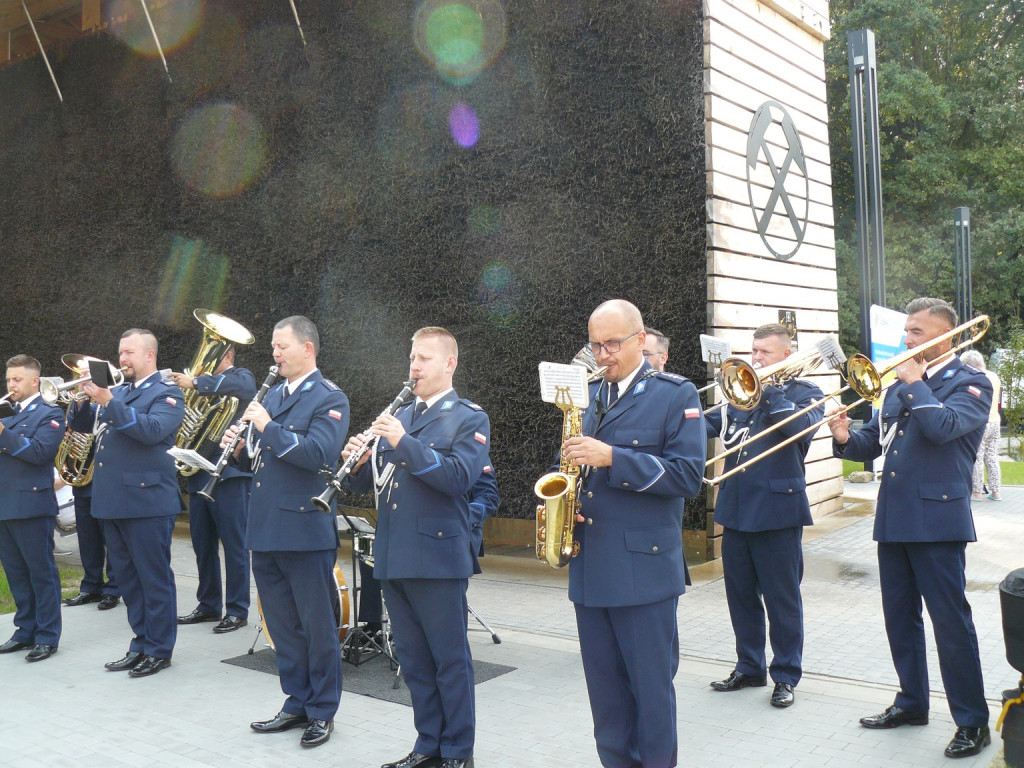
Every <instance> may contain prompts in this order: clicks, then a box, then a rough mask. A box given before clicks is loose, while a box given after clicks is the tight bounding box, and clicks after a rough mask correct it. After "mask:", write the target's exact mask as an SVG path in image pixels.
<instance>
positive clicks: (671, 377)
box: [654, 371, 689, 387]
mask: <svg viewBox="0 0 1024 768" xmlns="http://www.w3.org/2000/svg"><path fill="white" fill-rule="evenodd" d="M654 376H655V378H658V379H662V380H663V381H671V382H672V383H673V384H675V385H676V386H677V387H678V386H679V385H680V384H685V383H686V382H688V381H689V379H688V378H686V377H685V376H680V375H679V374H678V373H669V372H668V371H658V372H657V373H655V374H654Z"/></svg>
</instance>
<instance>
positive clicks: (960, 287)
mask: <svg viewBox="0 0 1024 768" xmlns="http://www.w3.org/2000/svg"><path fill="white" fill-rule="evenodd" d="M953 248H954V260H955V263H956V305H955V306H956V311H957V314H959V315H960V320H961V321H965V320H969V319H970V318H972V317H974V287H973V280H972V277H971V209H970V208H967V207H964V206H961V207H959V208H954V209H953Z"/></svg>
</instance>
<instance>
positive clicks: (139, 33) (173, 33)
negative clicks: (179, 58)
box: [107, 0, 203, 57]
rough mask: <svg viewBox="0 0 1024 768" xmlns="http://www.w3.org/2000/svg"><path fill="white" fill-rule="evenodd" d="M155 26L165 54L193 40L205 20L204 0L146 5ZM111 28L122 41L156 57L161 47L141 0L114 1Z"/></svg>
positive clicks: (110, 10) (108, 15) (136, 49)
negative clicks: (139, 0) (158, 45)
mask: <svg viewBox="0 0 1024 768" xmlns="http://www.w3.org/2000/svg"><path fill="white" fill-rule="evenodd" d="M146 7H147V8H148V9H149V16H150V18H151V19H152V20H153V29H155V30H156V35H157V37H158V38H160V49H162V50H163V52H164V55H165V56H166V55H167V54H169V53H173V52H174V51H176V50H178V49H179V48H181V47H182V46H183V45H185V44H186V43H188V41H189V40H191V39H192V38H193V37H194V36H195V34H196V32H197V31H198V30H199V27H200V26H201V24H202V22H203V2H202V0H167V2H164V3H162V4H157V3H153V2H150V3H149V4H148V5H147V6H146ZM107 18H108V20H109V29H110V31H111V32H112V33H113V34H114V36H115V37H117V38H118V39H119V40H121V42H123V43H124V44H125V45H127V46H128V47H129V48H131V49H132V50H133V51H135V52H136V53H139V54H141V55H143V56H152V57H157V56H159V55H160V50H159V49H158V48H157V44H156V41H155V40H154V39H153V30H152V29H150V27H149V21H147V19H146V9H145V8H143V6H142V4H141V3H139V2H138V0H114V2H112V3H111V4H110V6H109V8H108V10H107Z"/></svg>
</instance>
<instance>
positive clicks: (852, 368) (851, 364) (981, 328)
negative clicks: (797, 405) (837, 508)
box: [704, 315, 992, 485]
mask: <svg viewBox="0 0 1024 768" xmlns="http://www.w3.org/2000/svg"><path fill="white" fill-rule="evenodd" d="M991 325H992V323H991V321H990V320H989V317H988V315H978V316H977V317H976V318H974V319H973V320H969V321H967V322H966V323H961V324H960V325H958V326H957V327H956V328H953V329H952V330H950V331H946V332H945V333H943V334H941V335H939V336H936V337H935V338H934V339H931V340H930V341H928V342H927V343H925V344H922V345H920V346H917V347H914V348H913V349H908V350H906V351H905V352H902V353H900V354H898V355H896V356H895V357H891V358H889V359H888V360H886V361H885V365H884V366H882V367H881V368H879V367H878V366H876V365H875V364H874V363H872V362H871V361H870V360H869V359H868V358H867V357H866V356H864V355H861V354H855V355H853V356H852V357H851V358H850V359H849V360H848V361H846V364H845V366H844V368H845V370H844V371H843V372H842V374H841V375H842V377H843V379H844V380H845V381H846V382H847V383H846V385H845V386H843V387H841V388H839V389H837V390H836V391H835V392H833V393H832V394H830V395H826V396H825V397H823V398H821V399H820V400H815V401H814V402H813V403H810V404H809V405H806V406H804V407H803V408H801V409H799V410H797V411H794V412H793V413H792V414H790V415H789V416H787V417H786V418H785V419H783V420H782V421H778V422H776V423H775V424H773V425H772V426H771V429H766V430H764V431H763V432H758V433H757V434H756V435H754V436H753V437H749V438H747V439H746V440H742V441H740V442H738V443H737V444H736V445H734V446H732V447H731V448H730V449H729V450H727V451H723V452H722V453H720V454H718V455H717V456H715V457H713V458H711V459H709V460H708V462H707V465H706V466H711V465H712V464H714V463H715V462H717V461H718V460H719V459H722V458H725V457H726V456H729V455H731V454H733V453H735V452H736V451H739V450H742V449H744V448H746V447H747V446H749V445H750V444H751V443H753V442H755V441H757V440H760V439H761V438H762V437H764V436H765V435H769V434H771V433H773V432H775V431H776V430H778V429H779V428H780V427H782V426H784V425H786V424H788V423H789V422H791V421H793V420H794V419H799V418H800V417H802V416H804V415H805V414H807V413H809V412H811V411H813V410H814V409H815V408H819V407H821V406H822V405H824V404H825V403H826V402H827V401H828V400H831V399H833V398H835V397H838V396H840V395H841V394H842V393H843V392H845V391H846V390H848V389H852V390H853V391H854V392H856V393H857V395H858V396H859V398H860V399H859V400H857V401H855V402H853V403H851V404H850V405H844V406H843V407H842V408H840V409H839V410H838V411H836V412H835V413H833V414H831V416H830V417H829V418H835V417H836V416H839V415H841V414H845V413H847V412H849V411H851V410H853V409H854V408H856V407H857V406H858V405H860V404H861V403H864V402H866V401H868V400H877V399H878V398H879V397H881V396H882V394H883V393H884V392H885V390H886V389H888V388H889V387H891V386H892V385H893V384H894V383H896V381H898V380H899V379H894V380H893V381H891V382H889V383H888V384H886V385H884V386H883V385H882V379H884V378H885V377H886V376H888V375H889V374H890V373H892V372H893V371H895V370H896V369H897V368H899V367H900V366H901V365H903V363H905V362H907V361H908V360H912V359H914V358H916V357H918V356H919V355H921V354H922V353H923V352H924V351H925V350H928V349H931V348H932V347H935V346H938V345H939V344H942V343H943V342H945V341H948V340H950V339H955V338H957V337H958V336H960V334H962V333H965V332H968V331H970V336H969V337H968V338H967V339H965V340H964V341H961V342H960V343H959V344H957V345H956V346H954V347H952V348H951V349H950V351H949V353H950V354H955V353H957V352H959V351H960V350H961V349H963V348H964V347H969V346H970V345H972V344H974V343H975V342H976V341H977V340H978V339H980V338H981V337H982V336H984V335H985V334H986V333H987V332H988V329H989V328H990V327H991ZM822 423H823V422H820V421H819V422H815V423H814V424H811V425H810V426H808V427H807V428H806V429H802V430H800V431H799V432H797V433H796V434H795V435H791V436H790V437H788V438H787V439H785V440H783V441H782V442H781V443H779V444H778V445H775V446H772V447H771V448H770V449H769V450H767V451H765V452H764V453H760V454H758V455H757V456H755V457H754V458H753V459H751V460H750V461H746V462H743V463H742V464H739V465H737V466H735V467H733V468H732V469H730V470H729V471H728V472H723V473H722V474H721V475H716V476H715V477H712V478H710V479H708V478H705V480H704V482H706V483H708V484H709V485H718V484H719V483H720V482H722V481H723V480H726V479H728V478H730V477H732V476H733V475H735V474H737V473H738V472H743V471H745V470H746V468H747V467H748V466H750V465H752V464H756V463H757V462H759V461H760V460H761V459H763V458H765V457H766V456H771V455H772V454H773V453H775V452H776V451H778V450H779V449H781V448H785V447H786V446H787V445H790V444H791V443H795V442H797V441H798V440H802V439H803V438H804V437H806V436H807V435H809V434H813V433H814V432H816V431H817V430H818V428H819V427H821V425H822Z"/></svg>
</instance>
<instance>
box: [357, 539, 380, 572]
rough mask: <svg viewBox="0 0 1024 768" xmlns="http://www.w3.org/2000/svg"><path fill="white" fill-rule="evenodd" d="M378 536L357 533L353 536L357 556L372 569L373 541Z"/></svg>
mask: <svg viewBox="0 0 1024 768" xmlns="http://www.w3.org/2000/svg"><path fill="white" fill-rule="evenodd" d="M374 538H376V534H373V533H357V534H355V536H353V539H352V546H353V547H355V550H356V556H357V557H358V558H359V559H360V560H362V561H363V562H364V563H366V564H367V565H368V566H370V567H371V568H372V567H373V540H374Z"/></svg>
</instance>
